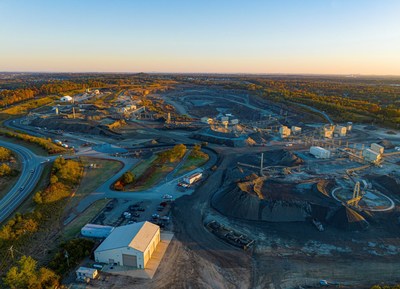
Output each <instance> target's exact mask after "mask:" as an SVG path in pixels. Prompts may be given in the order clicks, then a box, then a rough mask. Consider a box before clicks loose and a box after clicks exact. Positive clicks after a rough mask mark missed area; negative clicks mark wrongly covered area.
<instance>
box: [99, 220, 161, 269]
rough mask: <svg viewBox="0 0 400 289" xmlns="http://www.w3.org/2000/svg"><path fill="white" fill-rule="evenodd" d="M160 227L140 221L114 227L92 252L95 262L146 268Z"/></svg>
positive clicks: (157, 238) (158, 238)
mask: <svg viewBox="0 0 400 289" xmlns="http://www.w3.org/2000/svg"><path fill="white" fill-rule="evenodd" d="M159 242H160V227H159V226H157V225H154V224H152V223H150V222H147V221H145V222H140V223H135V224H131V225H126V226H121V227H117V228H115V229H114V230H113V231H112V232H111V234H110V235H109V236H108V237H107V238H106V239H105V240H104V241H103V243H101V244H100V246H99V247H98V248H97V249H96V250H95V252H94V258H95V260H96V262H100V263H108V264H117V265H121V266H130V267H136V268H140V269H144V268H146V264H147V262H148V261H149V260H150V258H151V256H152V254H153V252H154V251H155V249H156V247H157V245H158V243H159Z"/></svg>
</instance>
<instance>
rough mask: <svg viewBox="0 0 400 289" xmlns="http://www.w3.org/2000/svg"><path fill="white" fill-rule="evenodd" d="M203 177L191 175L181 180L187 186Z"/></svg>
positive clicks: (196, 174)
mask: <svg viewBox="0 0 400 289" xmlns="http://www.w3.org/2000/svg"><path fill="white" fill-rule="evenodd" d="M202 176H203V173H195V174H193V175H190V176H187V177H184V178H183V181H184V182H185V183H187V184H189V185H191V184H193V183H195V182H197V181H198V180H200V179H201V177H202Z"/></svg>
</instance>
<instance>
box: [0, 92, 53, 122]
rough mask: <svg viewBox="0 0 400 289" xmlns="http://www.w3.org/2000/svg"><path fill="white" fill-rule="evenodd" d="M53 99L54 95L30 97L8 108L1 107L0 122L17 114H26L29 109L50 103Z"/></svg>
mask: <svg viewBox="0 0 400 289" xmlns="http://www.w3.org/2000/svg"><path fill="white" fill-rule="evenodd" d="M53 101H54V97H50V96H46V97H43V98H39V99H32V100H28V101H26V102H23V103H20V104H16V105H13V106H12V107H10V108H6V109H3V110H2V111H0V122H1V121H4V120H7V119H10V118H11V117H16V116H18V115H23V114H27V113H28V112H29V111H30V110H32V109H34V108H37V107H41V106H44V105H47V104H50V103H52V102H53Z"/></svg>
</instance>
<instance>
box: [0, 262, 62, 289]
mask: <svg viewBox="0 0 400 289" xmlns="http://www.w3.org/2000/svg"><path fill="white" fill-rule="evenodd" d="M4 283H5V284H6V285H7V286H9V287H10V288H11V289H50V288H55V287H57V286H58V285H59V277H58V276H57V275H56V274H55V273H54V272H53V271H51V270H49V269H47V268H40V269H39V270H38V269H37V262H36V261H35V260H34V259H33V258H32V257H27V256H22V257H21V259H20V260H19V261H18V264H17V266H14V267H11V269H10V270H9V271H8V272H7V274H6V277H5V278H4Z"/></svg>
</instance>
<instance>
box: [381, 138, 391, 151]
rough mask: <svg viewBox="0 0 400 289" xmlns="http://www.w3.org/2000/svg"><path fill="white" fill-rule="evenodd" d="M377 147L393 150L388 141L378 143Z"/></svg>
mask: <svg viewBox="0 0 400 289" xmlns="http://www.w3.org/2000/svg"><path fill="white" fill-rule="evenodd" d="M378 144H379V145H381V146H383V147H384V148H385V149H393V148H394V144H393V143H392V142H391V141H390V140H386V139H384V140H381V141H380V142H378Z"/></svg>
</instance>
